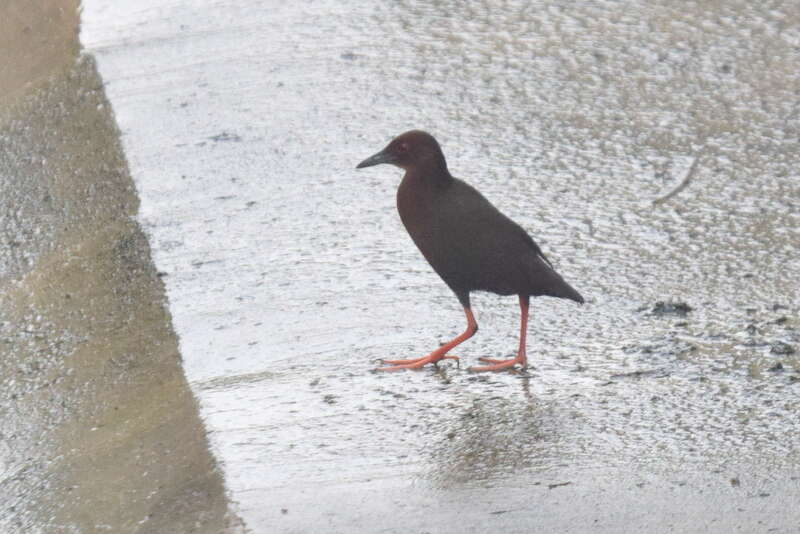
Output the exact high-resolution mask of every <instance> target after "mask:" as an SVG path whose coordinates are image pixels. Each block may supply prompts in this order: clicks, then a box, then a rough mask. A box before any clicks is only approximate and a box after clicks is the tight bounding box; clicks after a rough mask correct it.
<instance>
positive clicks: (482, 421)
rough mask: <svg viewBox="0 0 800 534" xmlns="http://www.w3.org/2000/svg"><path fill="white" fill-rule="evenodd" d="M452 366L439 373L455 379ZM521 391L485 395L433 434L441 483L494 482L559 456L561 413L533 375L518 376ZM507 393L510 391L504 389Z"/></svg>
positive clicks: (434, 472)
mask: <svg viewBox="0 0 800 534" xmlns="http://www.w3.org/2000/svg"><path fill="white" fill-rule="evenodd" d="M447 373H448V370H447V369H440V370H439V371H437V376H440V378H441V379H443V380H449V378H448V377H447ZM516 379H517V381H518V382H519V394H517V395H503V396H495V397H490V396H479V397H475V398H473V399H472V402H471V403H470V404H469V405H468V406H466V407H464V408H463V409H462V410H461V413H459V414H458V416H457V417H454V418H453V419H452V420H451V422H450V424H449V425H448V426H446V427H444V428H442V429H441V431H440V435H438V436H436V437H434V438H433V443H432V444H431V446H430V448H429V449H428V450H429V451H430V453H431V456H432V458H431V459H430V460H431V471H430V472H429V473H428V478H429V479H430V481H431V482H433V483H434V484H435V485H437V486H440V487H448V486H453V485H462V484H480V485H483V484H487V483H488V484H490V483H491V481H492V480H494V479H498V478H503V477H505V476H508V475H511V474H513V473H517V472H519V471H520V470H523V469H537V468H546V467H549V466H551V465H552V464H553V463H555V462H557V461H558V459H559V450H560V447H559V441H560V435H559V432H558V430H559V429H558V426H557V425H558V416H557V414H555V413H554V410H553V407H552V406H551V405H550V404H546V403H544V402H542V401H541V400H540V399H538V398H537V397H536V396H535V394H534V393H533V392H532V391H531V384H530V381H531V377H530V376H528V375H521V376H518V377H517V378H516ZM504 393H505V392H504Z"/></svg>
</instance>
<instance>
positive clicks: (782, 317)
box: [772, 315, 789, 324]
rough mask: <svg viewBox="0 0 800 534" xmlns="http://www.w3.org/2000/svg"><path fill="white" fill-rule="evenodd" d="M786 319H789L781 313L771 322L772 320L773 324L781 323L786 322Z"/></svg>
mask: <svg viewBox="0 0 800 534" xmlns="http://www.w3.org/2000/svg"><path fill="white" fill-rule="evenodd" d="M788 320H789V318H788V317H786V316H785V315H781V316H780V317H778V318H777V319H775V320H774V321H772V322H773V323H774V324H783V323H785V322H786V321H788Z"/></svg>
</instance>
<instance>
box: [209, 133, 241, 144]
mask: <svg viewBox="0 0 800 534" xmlns="http://www.w3.org/2000/svg"><path fill="white" fill-rule="evenodd" d="M208 139H210V140H211V141H214V142H217V143H218V142H220V141H234V142H239V141H241V140H242V138H241V137H239V136H238V135H236V134H232V133H228V132H222V133H218V134H217V135H212V136H211V137H209V138H208Z"/></svg>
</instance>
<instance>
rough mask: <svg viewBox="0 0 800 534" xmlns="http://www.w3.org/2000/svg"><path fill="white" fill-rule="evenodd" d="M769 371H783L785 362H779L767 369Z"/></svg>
mask: <svg viewBox="0 0 800 534" xmlns="http://www.w3.org/2000/svg"><path fill="white" fill-rule="evenodd" d="M767 371H772V372H773V373H778V372H781V371H783V364H782V363H781V362H778V363H776V364H775V365H773V366H772V367H770V368H769V369H767Z"/></svg>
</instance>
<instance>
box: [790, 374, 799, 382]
mask: <svg viewBox="0 0 800 534" xmlns="http://www.w3.org/2000/svg"><path fill="white" fill-rule="evenodd" d="M798 382H800V375H792V376H790V377H789V383H790V384H797V383H798Z"/></svg>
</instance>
